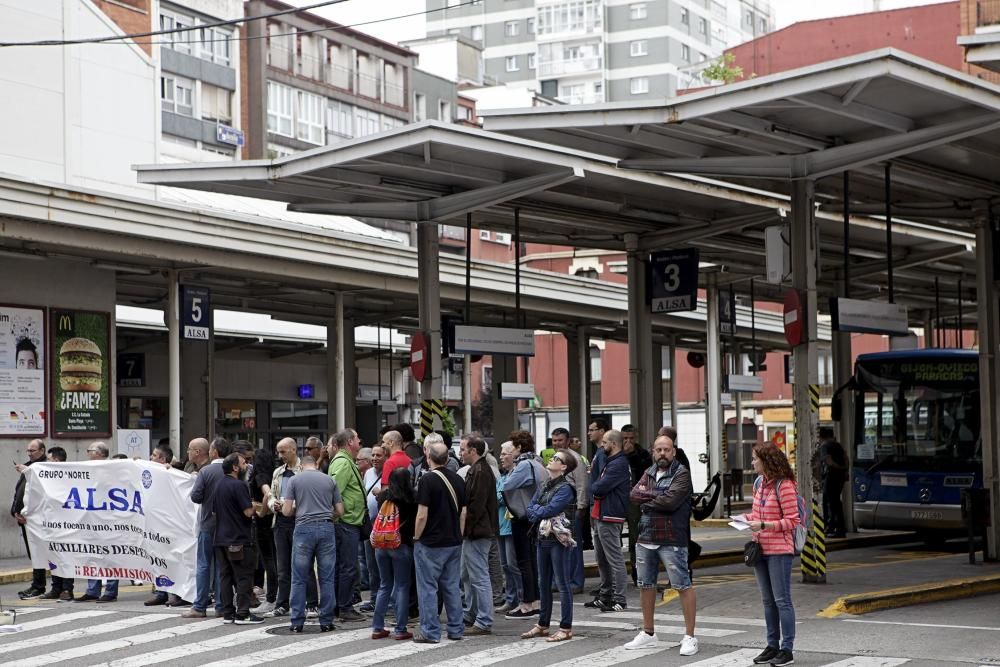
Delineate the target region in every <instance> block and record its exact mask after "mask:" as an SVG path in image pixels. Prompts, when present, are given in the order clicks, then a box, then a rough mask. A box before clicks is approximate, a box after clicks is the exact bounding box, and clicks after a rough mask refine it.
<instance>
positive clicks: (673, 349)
mask: <svg viewBox="0 0 1000 667" xmlns="http://www.w3.org/2000/svg"><path fill="white" fill-rule="evenodd" d="M667 355H668V356H669V357H670V358H669V359H668V360H667V363H669V364H670V397H669V398H668V399H667V400H668V402H669V403H670V425H671V426H673V427H674V428H677V418H678V415H677V346H675V345H674V344H673V343H671V344H670V346H669V347H668V348H667Z"/></svg>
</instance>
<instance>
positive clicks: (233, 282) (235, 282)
mask: <svg viewBox="0 0 1000 667" xmlns="http://www.w3.org/2000/svg"><path fill="white" fill-rule="evenodd" d="M198 282H202V283H207V284H209V285H220V286H222V287H246V286H247V281H245V280H240V279H238V278H216V277H215V276H206V275H199V276H198Z"/></svg>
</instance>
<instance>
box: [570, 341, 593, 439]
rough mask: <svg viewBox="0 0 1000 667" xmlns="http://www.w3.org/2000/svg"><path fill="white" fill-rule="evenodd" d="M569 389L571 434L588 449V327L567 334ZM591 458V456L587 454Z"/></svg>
mask: <svg viewBox="0 0 1000 667" xmlns="http://www.w3.org/2000/svg"><path fill="white" fill-rule="evenodd" d="M566 368H567V370H568V373H567V389H568V392H569V396H568V397H567V398H568V399H569V432H570V434H571V435H573V436H575V437H577V438H580V441H581V442H582V443H583V445H584V448H586V447H587V426H588V424H589V420H590V335H589V334H588V333H587V329H586V327H578V328H577V330H576V332H574V333H567V334H566ZM585 454H586V455H587V456H588V457H589V456H591V454H590V453H589V452H585Z"/></svg>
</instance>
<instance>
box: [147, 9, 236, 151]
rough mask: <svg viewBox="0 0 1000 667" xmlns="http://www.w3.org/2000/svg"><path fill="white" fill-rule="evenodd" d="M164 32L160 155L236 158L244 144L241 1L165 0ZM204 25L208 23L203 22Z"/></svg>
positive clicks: (160, 21)
mask: <svg viewBox="0 0 1000 667" xmlns="http://www.w3.org/2000/svg"><path fill="white" fill-rule="evenodd" d="M154 6H156V7H157V10H156V11H157V12H158V15H157V16H156V17H155V19H154V20H155V25H156V26H157V27H158V29H160V30H180V29H184V28H194V30H189V31H182V32H177V33H172V34H167V35H163V36H161V37H158V38H157V40H156V44H155V46H156V47H157V48H156V50H155V51H154V53H156V54H157V55H158V60H159V65H160V88H159V89H160V137H161V141H160V155H161V158H162V159H165V160H179V161H183V162H201V161H207V160H226V159H229V160H232V159H235V157H236V152H237V151H238V150H239V147H240V146H242V145H243V142H244V137H243V132H242V130H240V129H239V122H238V121H239V118H240V104H241V100H240V94H239V91H240V85H239V84H240V58H239V44H240V41H239V38H240V35H241V34H242V32H243V30H242V28H241V26H240V25H239V24H235V25H232V26H218V25H216V24H218V23H220V22H224V21H228V20H232V19H239V18H242V16H243V3H242V2H241V0H177V1H176V2H169V1H168V0H161V1H160V2H159V3H157V4H156V5H154ZM199 26H204V27H199Z"/></svg>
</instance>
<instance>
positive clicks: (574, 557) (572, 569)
mask: <svg viewBox="0 0 1000 667" xmlns="http://www.w3.org/2000/svg"><path fill="white" fill-rule="evenodd" d="M586 511H587V510H586V509H581V510H578V512H581V513H585V512H586ZM583 528H584V525H583V521H580V520H579V515H577V520H576V521H574V522H573V539H574V540H576V546H575V547H573V548H572V549H566V580H567V581H569V586H570V591H571V592H572V591H576V590H579V589H581V588H583V584H584V583H585V582H584V577H583Z"/></svg>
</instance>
